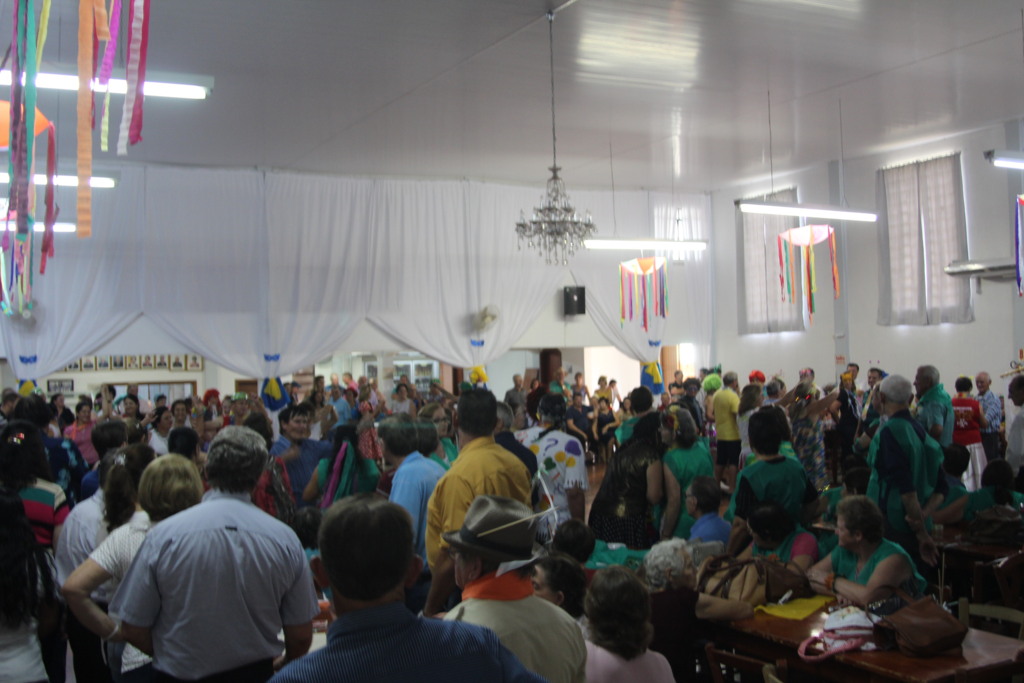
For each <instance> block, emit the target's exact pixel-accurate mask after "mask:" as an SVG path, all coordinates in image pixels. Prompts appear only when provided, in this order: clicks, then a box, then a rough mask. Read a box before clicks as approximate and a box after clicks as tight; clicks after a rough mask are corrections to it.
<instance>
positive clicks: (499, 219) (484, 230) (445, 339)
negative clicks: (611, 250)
mask: <svg viewBox="0 0 1024 683" xmlns="http://www.w3.org/2000/svg"><path fill="white" fill-rule="evenodd" d="M378 188H379V196H378V199H377V210H376V212H375V223H374V231H375V232H376V234H377V235H378V242H377V244H376V250H377V251H376V253H375V257H376V259H377V262H378V263H382V264H385V266H384V267H383V268H382V269H381V270H380V272H379V274H378V277H377V278H376V279H375V290H376V294H375V296H374V303H375V306H374V310H373V311H372V312H371V314H370V318H369V319H370V322H372V323H373V324H374V325H375V326H377V327H378V328H379V329H381V330H382V331H383V332H385V333H386V334H388V335H390V336H392V337H394V338H395V339H397V340H398V341H400V342H401V343H403V344H405V345H407V346H409V347H410V348H413V349H416V350H418V351H420V352H422V353H424V354H426V355H427V356H429V357H431V358H434V359H437V360H440V361H442V362H445V363H449V364H451V365H455V366H457V367H472V366H475V365H485V364H486V363H488V362H490V361H491V360H494V359H495V358H498V357H499V356H501V355H502V354H504V353H505V352H506V351H508V349H509V348H511V347H512V345H513V344H514V343H515V342H516V341H517V340H518V339H519V338H520V337H522V335H523V334H524V333H525V332H526V330H527V329H528V328H529V326H530V324H531V323H533V321H534V320H536V318H537V315H539V313H540V307H541V303H540V302H542V301H544V300H546V298H548V297H549V296H550V294H551V293H552V292H553V291H554V290H555V289H556V288H557V287H558V285H559V283H560V282H561V278H562V276H563V273H564V271H563V270H562V269H561V268H558V267H552V266H547V265H545V264H544V262H543V260H542V259H540V258H539V257H538V256H537V255H536V253H535V252H532V251H526V250H525V247H524V250H522V251H520V250H519V248H518V243H517V240H516V237H515V230H514V224H515V219H516V217H517V216H518V215H519V211H520V210H521V209H524V208H525V209H527V210H528V209H529V208H530V207H532V206H533V204H535V203H536V202H537V193H536V191H535V190H529V189H522V188H509V187H503V186H496V185H490V184H486V183H475V182H417V181H378ZM487 306H492V307H495V308H496V309H497V312H498V315H497V320H496V321H495V322H494V323H493V325H492V326H491V327H489V328H487V329H485V330H478V329H477V328H476V325H475V320H476V317H477V315H478V314H479V313H480V311H481V310H482V309H483V308H485V307H487Z"/></svg>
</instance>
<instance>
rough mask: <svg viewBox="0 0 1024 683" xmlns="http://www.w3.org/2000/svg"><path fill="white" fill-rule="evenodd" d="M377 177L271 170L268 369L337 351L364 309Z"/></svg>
mask: <svg viewBox="0 0 1024 683" xmlns="http://www.w3.org/2000/svg"><path fill="white" fill-rule="evenodd" d="M373 196H374V183H373V181H372V180H363V179H347V180H341V179H338V178H325V177H318V176H308V175H299V174H282V173H276V174H270V173H268V174H267V177H266V212H267V213H266V216H267V221H266V223H267V230H268V232H267V257H268V261H269V269H268V271H267V274H268V283H267V284H268V287H267V306H266V309H265V310H266V315H267V337H266V345H265V349H266V353H267V355H269V356H271V357H272V358H275V357H276V358H277V360H268V359H267V358H264V363H265V364H264V366H263V373H264V374H262V375H261V376H263V377H276V376H279V375H282V374H286V373H290V372H293V371H295V370H298V369H299V368H302V367H305V366H308V365H312V364H313V363H315V362H317V361H319V360H322V359H323V358H325V357H326V356H329V355H331V354H332V353H333V352H334V351H335V350H336V349H337V348H338V347H340V346H341V344H342V342H344V341H345V339H347V338H348V337H349V335H351V334H352V332H353V330H355V328H356V325H358V324H359V323H360V322H361V321H362V320H363V319H364V318H365V317H366V312H367V309H368V307H369V304H370V301H369V296H370V287H371V285H372V278H373V273H374V262H373V261H371V260H369V259H367V258H366V257H365V255H366V254H368V253H369V252H370V244H371V241H372V238H373V231H372V230H371V229H370V228H371V225H372V222H371V221H372V215H373V212H374V202H373Z"/></svg>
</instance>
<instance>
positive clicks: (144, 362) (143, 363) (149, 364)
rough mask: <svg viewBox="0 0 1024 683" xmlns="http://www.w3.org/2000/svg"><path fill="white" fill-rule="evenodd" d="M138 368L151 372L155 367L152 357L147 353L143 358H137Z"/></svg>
mask: <svg viewBox="0 0 1024 683" xmlns="http://www.w3.org/2000/svg"><path fill="white" fill-rule="evenodd" d="M139 367H140V368H142V369H143V370H152V369H153V368H154V367H155V365H154V363H153V356H151V355H149V354H148V353H147V354H146V355H144V356H139Z"/></svg>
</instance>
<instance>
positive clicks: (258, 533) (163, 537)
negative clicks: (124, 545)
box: [108, 426, 320, 681]
mask: <svg viewBox="0 0 1024 683" xmlns="http://www.w3.org/2000/svg"><path fill="white" fill-rule="evenodd" d="M266 462H267V447H266V442H265V441H264V439H263V437H262V436H260V435H259V434H257V433H256V432H254V431H253V430H251V429H248V428H247V427H235V426H232V427H225V428H224V429H223V430H221V432H220V433H219V434H218V435H217V437H216V438H215V439H214V440H213V443H211V444H210V452H209V456H208V459H207V463H206V474H207V477H208V479H209V483H210V486H211V487H212V490H211V491H209V492H208V493H207V494H206V495H205V496H204V497H203V502H202V503H201V504H200V505H196V506H195V507H192V508H189V509H188V510H185V511H183V512H180V513H178V514H176V515H173V516H172V517H169V518H168V519H166V520H164V521H163V522H161V523H160V524H159V525H157V526H154V527H153V529H152V531H150V532H149V534H148V535H147V536H146V540H145V541H143V543H142V546H141V547H140V548H139V552H138V554H137V555H136V557H135V560H134V561H133V562H132V565H131V568H130V569H129V570H128V574H127V575H126V576H125V578H124V581H123V582H122V583H121V586H120V588H119V589H118V591H117V593H116V594H115V596H114V600H113V602H112V603H111V605H110V613H111V614H112V615H116V617H117V618H118V619H119V620H120V621H118V627H117V629H116V630H115V632H114V633H112V634H111V636H110V637H109V638H108V640H110V639H116V638H118V636H119V635H120V636H123V638H124V639H125V640H127V641H128V642H130V643H131V644H132V645H135V646H136V647H137V648H139V649H140V650H142V651H143V652H145V653H146V654H149V655H151V656H152V657H153V668H154V673H155V678H154V680H156V681H195V680H206V679H208V680H216V681H266V680H268V679H269V678H270V677H271V676H272V675H273V673H274V668H275V664H281V663H283V662H285V661H290V660H293V659H296V658H298V657H301V656H302V655H304V654H306V652H307V651H308V650H309V646H310V643H311V642H312V639H313V627H312V620H313V617H315V616H316V615H317V614H319V612H320V608H319V606H318V605H317V600H316V594H315V593H314V590H313V579H312V576H311V574H310V571H309V566H308V565H307V563H306V556H305V553H304V551H303V549H302V545H301V544H300V543H299V539H298V537H297V536H296V535H295V532H294V531H292V530H291V529H290V528H289V527H288V526H287V525H285V524H284V523H282V522H280V521H278V520H277V519H275V518H274V517H272V516H270V515H268V514H266V513H265V512H263V511H262V510H260V509H259V508H257V507H256V506H255V505H253V503H252V500H251V498H250V496H251V494H252V490H253V489H254V488H255V487H256V483H257V481H258V480H259V478H260V474H261V473H262V472H263V468H264V466H265V464H266ZM236 617H241V618H236ZM282 630H283V631H284V645H283V647H282V644H281V642H280V641H279V640H278V637H277V634H278V633H279V632H281V631H282ZM282 649H283V650H284V655H283V661H282V658H281V657H280V656H279V655H281V652H282ZM275 659H276V660H277V661H276V662H275Z"/></svg>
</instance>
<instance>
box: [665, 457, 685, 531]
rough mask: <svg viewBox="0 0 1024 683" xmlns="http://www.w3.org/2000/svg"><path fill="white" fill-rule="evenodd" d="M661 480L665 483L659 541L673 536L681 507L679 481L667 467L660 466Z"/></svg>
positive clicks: (681, 498)
mask: <svg viewBox="0 0 1024 683" xmlns="http://www.w3.org/2000/svg"><path fill="white" fill-rule="evenodd" d="M661 468H662V472H661V475H662V478H663V479H664V481H665V499H666V502H665V512H664V513H663V514H662V516H661V540H663V541H664V540H667V539H670V538H672V536H673V535H674V534H675V530H676V524H677V523H678V522H679V514H680V512H681V511H682V507H683V495H682V489H681V488H680V486H679V480H678V479H676V475H674V474H672V470H670V469H669V467H668V465H662V466H661Z"/></svg>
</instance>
